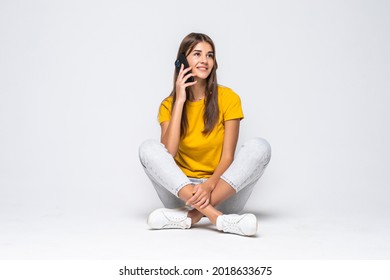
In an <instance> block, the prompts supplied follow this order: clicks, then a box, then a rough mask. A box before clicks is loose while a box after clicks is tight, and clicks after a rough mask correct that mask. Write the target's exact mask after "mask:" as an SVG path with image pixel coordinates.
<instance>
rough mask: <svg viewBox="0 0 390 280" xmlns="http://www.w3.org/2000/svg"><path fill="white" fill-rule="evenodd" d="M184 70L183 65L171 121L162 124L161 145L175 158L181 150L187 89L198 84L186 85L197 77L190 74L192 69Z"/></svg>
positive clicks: (179, 75) (178, 79) (177, 84)
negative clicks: (182, 119) (192, 77)
mask: <svg viewBox="0 0 390 280" xmlns="http://www.w3.org/2000/svg"><path fill="white" fill-rule="evenodd" d="M183 68H184V65H183V64H182V65H181V67H180V71H179V74H178V76H177V80H176V101H175V104H173V105H172V106H173V108H172V113H171V119H170V120H169V121H166V122H163V123H161V143H163V144H164V146H165V148H166V149H167V150H168V152H169V153H170V154H171V155H172V156H173V157H174V156H176V153H177V150H178V149H179V142H180V123H181V115H182V112H183V107H184V103H185V101H186V99H187V94H186V87H189V86H192V85H194V84H196V81H195V82H192V83H186V81H187V79H188V78H189V77H191V76H195V75H194V74H192V73H188V71H190V70H191V67H188V68H187V69H184V70H183Z"/></svg>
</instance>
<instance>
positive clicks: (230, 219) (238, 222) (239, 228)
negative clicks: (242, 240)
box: [217, 214, 257, 236]
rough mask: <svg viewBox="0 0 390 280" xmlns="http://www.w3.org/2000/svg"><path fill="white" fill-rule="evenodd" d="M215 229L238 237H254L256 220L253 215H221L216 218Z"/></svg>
mask: <svg viewBox="0 0 390 280" xmlns="http://www.w3.org/2000/svg"><path fill="white" fill-rule="evenodd" d="M217 229H219V230H222V231H224V232H229V233H235V234H239V235H246V236H251V235H255V234H256V232H257V218H256V216H255V215H253V214H243V215H237V214H230V215H221V216H219V217H218V218H217Z"/></svg>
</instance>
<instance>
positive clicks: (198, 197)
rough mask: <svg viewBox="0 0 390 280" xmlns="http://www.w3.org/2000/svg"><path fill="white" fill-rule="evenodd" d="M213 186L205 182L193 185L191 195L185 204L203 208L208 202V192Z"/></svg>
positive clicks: (209, 192)
mask: <svg viewBox="0 0 390 280" xmlns="http://www.w3.org/2000/svg"><path fill="white" fill-rule="evenodd" d="M212 190H213V187H212V186H211V185H209V184H207V183H206V182H204V183H202V184H199V185H195V186H194V189H193V192H192V193H193V195H192V197H191V198H190V199H189V200H187V202H186V205H192V206H194V207H199V208H201V209H202V208H205V207H206V206H207V205H209V203H210V194H211V192H212Z"/></svg>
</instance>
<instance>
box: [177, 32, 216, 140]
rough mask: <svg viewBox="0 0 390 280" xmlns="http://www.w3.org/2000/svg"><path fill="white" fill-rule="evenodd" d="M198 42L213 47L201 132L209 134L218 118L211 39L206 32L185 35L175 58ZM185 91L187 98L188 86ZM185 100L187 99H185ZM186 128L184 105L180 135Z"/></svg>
mask: <svg viewBox="0 0 390 280" xmlns="http://www.w3.org/2000/svg"><path fill="white" fill-rule="evenodd" d="M200 42H206V43H209V44H210V46H211V48H212V49H213V52H214V56H213V60H214V66H213V69H212V70H211V73H210V75H209V76H208V77H207V81H206V96H205V101H204V102H205V110H204V113H203V121H204V130H203V131H202V133H203V134H204V135H207V134H210V132H211V131H212V130H213V129H214V127H215V125H216V124H217V122H218V119H219V107H218V84H217V68H218V64H217V60H216V56H215V46H214V42H213V40H211V38H210V37H209V36H207V35H206V34H202V33H190V34H188V35H187V36H186V37H184V39H183V41H182V42H181V44H180V47H179V51H178V52H177V58H178V57H179V55H180V54H181V53H184V54H185V55H188V54H189V53H190V52H192V50H193V49H194V48H195V46H196V45H197V44H198V43H200ZM177 76H178V73H177V72H176V71H175V74H174V79H173V89H172V92H171V95H170V96H172V97H173V104H172V108H173V105H174V104H175V102H176V80H177ZM186 92H187V100H188V99H189V97H190V96H191V91H190V87H187V88H186ZM186 102H187V101H186ZM187 130H188V119H187V113H186V106H184V107H183V112H182V116H181V123H180V136H181V137H184V136H185V135H186V133H187Z"/></svg>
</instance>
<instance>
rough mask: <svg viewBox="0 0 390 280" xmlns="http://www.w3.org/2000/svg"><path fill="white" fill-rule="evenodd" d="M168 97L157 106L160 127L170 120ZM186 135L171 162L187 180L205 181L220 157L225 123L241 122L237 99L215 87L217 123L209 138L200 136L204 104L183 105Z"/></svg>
mask: <svg viewBox="0 0 390 280" xmlns="http://www.w3.org/2000/svg"><path fill="white" fill-rule="evenodd" d="M172 101H173V98H172V97H171V96H169V97H167V98H166V99H165V100H164V101H163V102H162V103H161V105H160V109H159V113H158V120H159V122H160V124H161V123H162V122H165V121H169V120H170V119H171V111H172ZM185 106H186V110H187V118H188V131H187V135H185V137H184V138H182V139H181V140H180V143H179V150H178V152H177V154H176V156H175V161H176V163H177V165H178V166H179V167H180V169H181V170H182V171H183V172H184V174H186V175H187V176H188V177H192V178H208V177H210V176H211V175H213V173H214V170H215V169H216V168H217V166H218V164H219V161H220V159H221V155H222V146H223V138H224V135H225V127H224V123H225V121H228V120H233V119H240V120H241V119H243V118H244V114H243V112H242V107H241V100H240V97H239V96H238V95H237V94H236V93H235V92H233V91H232V90H231V89H230V88H227V87H223V86H220V85H218V106H219V111H220V112H219V120H218V123H217V124H216V126H215V127H214V129H213V130H212V132H211V133H210V134H209V135H203V133H202V131H203V130H204V122H203V110H204V108H205V104H204V100H200V101H195V102H190V101H187V102H186V105H185Z"/></svg>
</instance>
